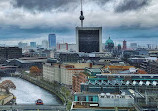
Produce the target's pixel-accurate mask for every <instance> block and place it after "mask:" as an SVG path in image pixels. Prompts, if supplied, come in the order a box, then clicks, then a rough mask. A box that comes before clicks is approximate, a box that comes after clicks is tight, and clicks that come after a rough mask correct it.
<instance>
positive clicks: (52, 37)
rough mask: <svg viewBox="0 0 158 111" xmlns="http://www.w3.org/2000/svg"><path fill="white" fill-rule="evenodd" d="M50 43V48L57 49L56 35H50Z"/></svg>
mask: <svg viewBox="0 0 158 111" xmlns="http://www.w3.org/2000/svg"><path fill="white" fill-rule="evenodd" d="M48 42H49V48H56V35H55V34H49V36H48Z"/></svg>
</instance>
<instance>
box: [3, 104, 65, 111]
mask: <svg viewBox="0 0 158 111" xmlns="http://www.w3.org/2000/svg"><path fill="white" fill-rule="evenodd" d="M1 110H8V111H12V110H13V111H29V110H36V111H37V110H38V111H41V110H44V111H66V108H65V106H62V105H4V106H0V111H1Z"/></svg>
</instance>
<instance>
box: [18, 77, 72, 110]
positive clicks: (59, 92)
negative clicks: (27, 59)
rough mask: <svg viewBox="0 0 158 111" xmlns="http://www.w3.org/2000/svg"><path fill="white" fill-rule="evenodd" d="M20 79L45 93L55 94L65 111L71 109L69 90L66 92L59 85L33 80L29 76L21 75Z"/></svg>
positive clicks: (65, 89)
mask: <svg viewBox="0 0 158 111" xmlns="http://www.w3.org/2000/svg"><path fill="white" fill-rule="evenodd" d="M20 78H22V79H24V80H26V81H29V82H31V83H33V84H35V85H37V86H39V87H41V88H43V89H45V90H47V91H49V92H50V93H52V94H55V95H56V96H57V97H58V98H59V100H60V101H61V102H62V104H64V106H66V107H67V109H70V107H71V102H72V101H71V100H72V95H71V92H70V91H69V90H67V88H65V87H63V86H61V85H59V84H55V83H49V82H47V81H44V80H42V79H40V78H38V79H37V78H34V77H31V76H29V75H21V76H20Z"/></svg>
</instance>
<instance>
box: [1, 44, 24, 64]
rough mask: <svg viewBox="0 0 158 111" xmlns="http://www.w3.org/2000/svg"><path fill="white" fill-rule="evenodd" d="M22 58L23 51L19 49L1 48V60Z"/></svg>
mask: <svg viewBox="0 0 158 111" xmlns="http://www.w3.org/2000/svg"><path fill="white" fill-rule="evenodd" d="M21 57H22V49H21V48H18V47H0V60H1V61H5V60H7V59H17V58H21Z"/></svg>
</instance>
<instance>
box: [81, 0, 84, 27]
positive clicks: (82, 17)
mask: <svg viewBox="0 0 158 111" xmlns="http://www.w3.org/2000/svg"><path fill="white" fill-rule="evenodd" d="M80 20H81V27H83V20H84V16H83V10H82V0H81V15H80Z"/></svg>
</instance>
